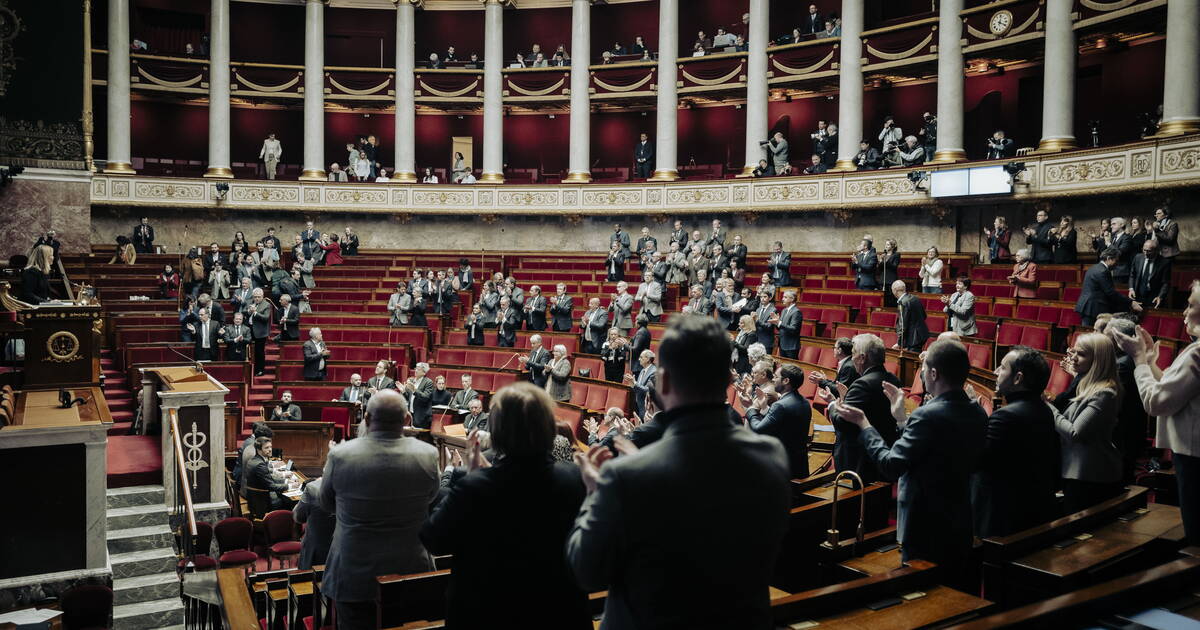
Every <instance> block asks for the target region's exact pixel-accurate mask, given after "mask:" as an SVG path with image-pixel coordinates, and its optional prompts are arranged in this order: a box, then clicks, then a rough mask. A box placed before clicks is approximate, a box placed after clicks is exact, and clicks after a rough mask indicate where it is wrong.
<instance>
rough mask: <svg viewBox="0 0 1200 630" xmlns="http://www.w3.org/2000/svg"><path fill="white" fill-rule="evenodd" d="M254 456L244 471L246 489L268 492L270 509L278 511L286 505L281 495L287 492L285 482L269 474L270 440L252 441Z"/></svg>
mask: <svg viewBox="0 0 1200 630" xmlns="http://www.w3.org/2000/svg"><path fill="white" fill-rule="evenodd" d="M254 449H255V455H254V458H253V459H251V460H250V463H249V467H248V468H247V470H246V487H247V488H255V489H258V490H269V491H270V493H271V509H272V510H278V509H280V508H282V507H285V506H287V505H288V502H287V500H286V499H284V498H283V493H284V492H287V489H288V485H287V482H285V481H283V480H282V479H280V478H279V477H276V476H275V475H274V473H272V472H271V464H270V460H271V451H272V447H271V438H268V437H260V438H257V439H255V440H254Z"/></svg>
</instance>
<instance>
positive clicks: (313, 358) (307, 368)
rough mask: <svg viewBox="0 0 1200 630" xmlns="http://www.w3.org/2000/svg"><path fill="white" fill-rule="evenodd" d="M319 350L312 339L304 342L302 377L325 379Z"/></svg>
mask: <svg viewBox="0 0 1200 630" xmlns="http://www.w3.org/2000/svg"><path fill="white" fill-rule="evenodd" d="M324 358H325V357H323V356H321V352H320V351H319V350H317V344H316V342H315V341H313V340H312V339H309V340H308V341H305V342H304V378H306V379H308V380H322V381H323V380H325V368H323V367H321V359H324Z"/></svg>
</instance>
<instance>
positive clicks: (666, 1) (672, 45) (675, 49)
mask: <svg viewBox="0 0 1200 630" xmlns="http://www.w3.org/2000/svg"><path fill="white" fill-rule="evenodd" d="M678 62H679V0H659V1H658V84H657V85H658V130H657V131H656V132H655V133H656V134H657V137H656V138H655V150H654V158H655V160H654V174H653V175H651V176H650V181H653V182H671V181H675V180H677V179H679V159H678V157H677V155H678V153H677V152H678V150H679V147H678V137H677V134H678V131H679V126H678V120H679V92H678V88H677V87H676V85H675V82H676V81H678V79H677V78H676V77H677V76H678V72H679V69H678V67H677V65H678Z"/></svg>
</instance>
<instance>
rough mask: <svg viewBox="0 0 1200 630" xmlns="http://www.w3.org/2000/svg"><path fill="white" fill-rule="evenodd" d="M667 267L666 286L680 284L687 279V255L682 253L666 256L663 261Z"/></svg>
mask: <svg viewBox="0 0 1200 630" xmlns="http://www.w3.org/2000/svg"><path fill="white" fill-rule="evenodd" d="M664 260H665V261H666V262H667V264H668V265H669V269H668V270H667V278H666V282H667V284H682V283H684V282H687V279H688V260H687V255H686V254H684V253H683V252H675V253H674V254H667V257H666V258H665V259H664Z"/></svg>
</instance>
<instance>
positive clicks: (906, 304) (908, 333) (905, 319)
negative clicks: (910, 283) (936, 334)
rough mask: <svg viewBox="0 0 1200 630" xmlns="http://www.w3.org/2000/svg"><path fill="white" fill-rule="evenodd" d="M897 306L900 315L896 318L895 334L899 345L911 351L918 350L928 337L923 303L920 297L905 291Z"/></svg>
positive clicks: (922, 346) (923, 345)
mask: <svg viewBox="0 0 1200 630" xmlns="http://www.w3.org/2000/svg"><path fill="white" fill-rule="evenodd" d="M897 306H898V307H899V308H900V312H901V317H900V318H899V319H897V320H896V334H898V335H900V338H899V340H898V341H899V343H900V347H901V348H904V349H905V350H911V351H912V352H920V351H921V350H922V349H923V348H924V347H925V341H926V340H927V339H929V326H927V325H926V324H925V305H924V304H923V303H922V302H921V298H919V297H917V296H915V295H913V294H912V293H905V294H904V296H903V297H901V298H900V300H899V302H898V304H897Z"/></svg>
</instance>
